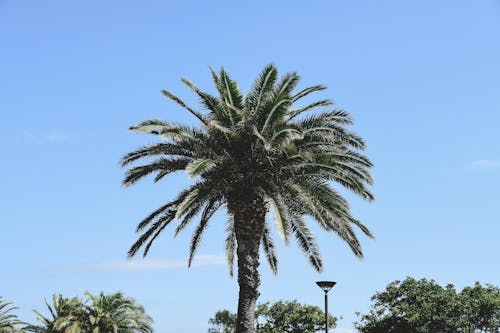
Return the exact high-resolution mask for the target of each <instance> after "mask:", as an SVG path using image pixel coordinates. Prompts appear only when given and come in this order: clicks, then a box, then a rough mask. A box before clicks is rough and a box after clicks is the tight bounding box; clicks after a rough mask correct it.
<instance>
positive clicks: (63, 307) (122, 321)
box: [27, 293, 153, 333]
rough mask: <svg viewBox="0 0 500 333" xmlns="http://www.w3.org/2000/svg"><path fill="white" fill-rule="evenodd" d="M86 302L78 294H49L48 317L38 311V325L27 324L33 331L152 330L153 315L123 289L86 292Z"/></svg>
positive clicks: (101, 332) (97, 332)
mask: <svg viewBox="0 0 500 333" xmlns="http://www.w3.org/2000/svg"><path fill="white" fill-rule="evenodd" d="M85 296H86V297H87V299H86V302H84V301H82V300H81V299H80V298H77V297H73V298H64V297H62V296H61V295H54V296H53V297H52V300H53V305H50V304H49V303H48V302H47V301H45V303H46V305H47V308H48V310H49V312H50V316H51V317H45V316H44V315H42V314H41V313H40V312H38V311H35V313H36V314H37V315H38V318H37V319H38V321H39V322H40V323H41V325H38V326H35V325H30V326H28V327H27V330H28V331H31V332H35V333H80V332H81V333H152V332H153V329H152V326H151V325H152V319H151V318H150V317H149V316H147V315H146V314H145V311H144V308H143V307H142V306H140V305H138V304H136V303H135V301H134V300H133V299H132V298H128V297H125V296H124V295H123V294H122V293H115V294H110V295H104V294H103V293H100V294H99V295H97V296H94V295H92V294H90V293H86V294H85Z"/></svg>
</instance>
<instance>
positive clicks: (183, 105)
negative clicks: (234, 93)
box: [161, 90, 206, 124]
mask: <svg viewBox="0 0 500 333" xmlns="http://www.w3.org/2000/svg"><path fill="white" fill-rule="evenodd" d="M161 93H162V94H163V95H164V96H165V97H167V98H168V99H170V100H172V101H174V102H175V103H177V104H179V105H180V106H182V107H183V108H185V109H186V110H188V111H189V112H190V113H191V114H193V115H194V116H195V117H196V118H198V119H199V120H200V121H201V122H202V123H203V124H205V123H206V119H205V117H204V116H203V115H202V114H201V113H199V112H197V111H195V110H193V109H192V108H191V107H189V106H187V105H186V103H184V102H183V101H182V100H181V99H180V98H179V97H177V96H175V95H174V94H172V93H171V92H170V91H167V90H162V91H161Z"/></svg>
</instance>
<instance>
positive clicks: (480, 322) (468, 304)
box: [459, 282, 500, 333]
mask: <svg viewBox="0 0 500 333" xmlns="http://www.w3.org/2000/svg"><path fill="white" fill-rule="evenodd" d="M459 296H460V299H461V303H462V305H463V309H462V310H463V311H462V312H463V318H464V319H463V323H464V326H463V327H464V330H463V332H466V333H472V332H476V331H480V332H495V333H497V332H499V331H500V289H499V288H498V287H495V286H492V285H486V286H484V287H483V286H482V285H481V284H480V283H479V282H476V283H475V284H474V286H473V287H466V288H464V289H463V290H462V291H461V292H460V295H459Z"/></svg>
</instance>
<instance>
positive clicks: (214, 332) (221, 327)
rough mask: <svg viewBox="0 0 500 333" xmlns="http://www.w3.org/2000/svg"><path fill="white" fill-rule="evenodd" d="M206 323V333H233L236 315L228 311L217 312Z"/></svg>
mask: <svg viewBox="0 0 500 333" xmlns="http://www.w3.org/2000/svg"><path fill="white" fill-rule="evenodd" d="M208 323H209V324H210V328H209V329H208V333H233V332H234V330H235V328H236V315H235V314H234V313H231V312H229V311H228V310H221V311H217V312H216V313H215V317H214V318H210V320H209V321H208Z"/></svg>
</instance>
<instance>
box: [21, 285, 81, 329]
mask: <svg viewBox="0 0 500 333" xmlns="http://www.w3.org/2000/svg"><path fill="white" fill-rule="evenodd" d="M45 305H46V306H47V309H48V310H49V313H50V317H46V316H44V315H43V314H42V313H41V312H39V311H37V310H34V311H35V313H36V315H37V320H38V321H39V322H40V325H29V326H27V327H26V329H27V330H28V331H31V332H35V333H79V332H80V331H82V329H84V328H85V321H86V313H85V306H84V304H83V301H82V300H81V299H80V298H78V297H73V298H66V297H63V296H62V295H60V294H54V295H53V296H52V305H50V304H49V303H48V302H47V300H45Z"/></svg>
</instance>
